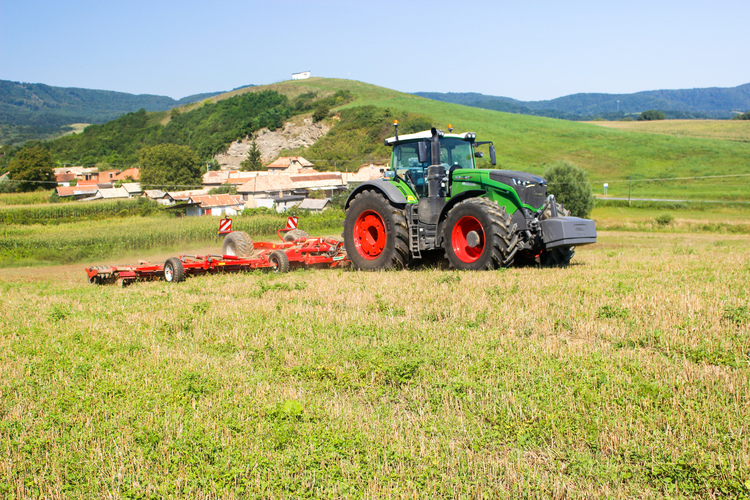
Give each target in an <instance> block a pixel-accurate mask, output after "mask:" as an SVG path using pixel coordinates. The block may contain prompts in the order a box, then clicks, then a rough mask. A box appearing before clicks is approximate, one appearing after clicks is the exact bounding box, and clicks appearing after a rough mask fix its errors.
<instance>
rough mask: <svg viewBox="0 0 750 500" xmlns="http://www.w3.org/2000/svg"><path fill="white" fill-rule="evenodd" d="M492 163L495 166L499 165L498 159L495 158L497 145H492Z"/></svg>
mask: <svg viewBox="0 0 750 500" xmlns="http://www.w3.org/2000/svg"><path fill="white" fill-rule="evenodd" d="M490 163H491V164H492V165H493V166H494V165H497V157H496V156H495V145H494V144H490Z"/></svg>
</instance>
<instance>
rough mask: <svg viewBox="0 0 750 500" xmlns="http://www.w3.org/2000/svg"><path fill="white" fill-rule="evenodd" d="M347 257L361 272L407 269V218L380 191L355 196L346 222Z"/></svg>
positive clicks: (347, 213) (347, 211) (345, 243)
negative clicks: (362, 270) (364, 270)
mask: <svg viewBox="0 0 750 500" xmlns="http://www.w3.org/2000/svg"><path fill="white" fill-rule="evenodd" d="M344 245H345V246H346V255H347V257H348V258H349V260H350V261H351V262H352V264H353V265H354V266H355V267H357V268H359V269H366V270H375V269H390V268H393V267H403V266H405V265H406V263H407V262H408V261H409V255H410V254H409V233H408V231H407V226H406V215H405V213H404V210H403V209H401V208H397V207H394V206H392V205H391V204H390V202H388V200H386V199H385V197H383V195H382V194H380V193H378V192H376V191H363V192H361V193H359V194H358V195H356V196H355V197H354V200H352V202H351V204H350V205H349V208H348V209H347V210H346V218H345V219H344Z"/></svg>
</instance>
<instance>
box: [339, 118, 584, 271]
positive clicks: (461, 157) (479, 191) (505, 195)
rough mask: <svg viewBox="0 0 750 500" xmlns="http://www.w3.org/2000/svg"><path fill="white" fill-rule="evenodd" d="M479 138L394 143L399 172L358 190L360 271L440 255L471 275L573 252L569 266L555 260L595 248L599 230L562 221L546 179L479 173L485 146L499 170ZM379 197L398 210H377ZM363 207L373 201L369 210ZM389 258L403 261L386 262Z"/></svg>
mask: <svg viewBox="0 0 750 500" xmlns="http://www.w3.org/2000/svg"><path fill="white" fill-rule="evenodd" d="M475 138H476V136H475V134H473V133H464V134H445V133H443V132H442V131H438V130H435V129H432V130H431V131H424V132H420V133H417V134H409V135H403V136H401V137H399V136H398V135H396V137H392V138H389V139H386V141H385V142H386V145H388V146H391V147H392V148H393V151H392V155H391V168H390V170H389V171H388V172H386V175H385V177H384V178H383V179H378V180H375V181H369V182H366V183H363V184H362V185H360V186H358V187H357V188H356V189H355V190H354V191H353V192H352V194H351V195H350V197H349V199H348V200H347V204H346V207H347V219H346V221H345V231H344V240H345V242H346V243H347V253H348V254H349V256H350V259H351V260H352V262H353V263H354V264H355V266H357V267H364V268H372V269H377V268H381V267H392V264H406V263H408V262H410V261H411V260H414V259H418V258H420V257H421V252H422V251H430V250H435V249H440V248H444V249H445V250H446V255H447V256H448V257H449V260H451V263H452V264H453V265H454V266H456V267H459V268H466V269H475V268H476V269H484V268H488V269H490V268H493V267H498V266H506V265H510V264H511V263H513V261H514V260H516V261H522V260H523V261H531V260H534V259H536V261H537V262H539V260H540V259H539V258H540V256H542V254H544V252H545V251H548V252H552V249H557V250H556V251H555V253H557V254H559V253H560V252H564V253H565V255H563V256H562V259H561V258H560V255H555V256H554V257H555V260H556V261H560V260H563V261H564V263H565V264H567V262H568V261H569V259H570V256H572V253H573V252H572V247H573V246H574V245H582V244H588V243H593V242H595V241H596V230H595V228H594V225H593V221H587V220H585V219H578V218H574V217H564V216H563V217H560V215H564V214H565V212H564V209H563V208H562V207H561V206H559V205H558V204H557V203H556V202H555V201H554V198H553V197H548V196H547V181H546V180H545V179H544V178H542V177H539V176H536V175H532V174H528V173H525V172H516V171H510V170H499V169H478V168H476V162H475V158H478V157H482V156H483V154H482V153H480V152H478V151H476V148H477V146H481V145H485V144H489V145H490V158H491V163H492V165H495V163H496V162H495V151H494V145H492V144H491V143H489V142H476V140H475ZM377 197H380V198H381V199H382V200H383V201H384V202H385V203H387V204H388V205H389V207H388V208H387V209H385V208H383V209H381V208H378V207H377V205H378V204H379V201H378V198H377ZM358 200H364V201H362V206H361V207H360V206H359V204H360V203H359V202H358ZM558 209H559V210H560V212H561V213H559V214H558ZM454 210H456V211H455V212H453V211H454ZM386 211H387V212H388V214H386V215H385V216H384V215H383V214H382V212H386ZM545 214H546V215H545ZM402 218H403V221H402ZM391 219H393V220H391ZM545 219H557V220H556V221H555V222H554V223H553V222H550V221H547V222H544V221H545ZM391 226H392V227H391ZM402 226H406V231H407V232H408V235H407V236H404V235H403V234H402V233H403V228H402ZM545 227H547V228H548V229H547V230H546V234H545V231H544V228H545ZM389 238H390V239H389ZM552 238H554V239H552ZM394 239H395V240H394ZM404 239H406V240H408V251H407V250H404V249H403V248H402V247H403V246H404V244H403V242H402V241H401V240H404ZM500 240H502V241H500ZM394 241H395V247H393V245H394ZM485 246H487V249H485ZM490 247H492V248H494V249H495V251H494V254H493V255H490V253H491V252H490ZM394 248H395V250H394ZM382 252H386V254H390V253H391V252H395V254H394V255H395V257H393V258H383V257H382V255H381V253H382ZM488 252H489V253H488ZM519 252H520V253H519ZM352 253H353V255H352ZM516 255H518V257H516ZM352 257H354V258H352ZM359 257H361V258H359ZM394 259H395V260H394ZM542 260H543V259H542ZM464 264H466V265H464Z"/></svg>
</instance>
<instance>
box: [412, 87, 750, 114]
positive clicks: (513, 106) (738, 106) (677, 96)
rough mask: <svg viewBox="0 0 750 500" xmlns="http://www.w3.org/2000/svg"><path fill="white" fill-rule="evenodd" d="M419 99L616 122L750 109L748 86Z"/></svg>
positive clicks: (423, 94) (438, 95) (458, 94)
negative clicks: (645, 115)
mask: <svg viewBox="0 0 750 500" xmlns="http://www.w3.org/2000/svg"><path fill="white" fill-rule="evenodd" d="M417 95H419V96H421V97H427V98H429V99H436V100H438V101H444V102H452V103H455V104H464V105H466V106H474V107H479V108H485V109H494V110H496V111H506V112H509V113H521V114H529V115H539V116H548V117H552V118H565V119H572V120H581V119H592V118H595V117H602V118H608V119H617V118H618V117H623V116H625V115H632V114H640V113H641V112H643V111H646V110H649V109H658V110H661V111H664V112H665V113H667V115H668V117H669V118H731V117H732V115H733V114H734V113H736V112H737V111H746V110H748V109H750V83H747V84H745V85H740V86H738V87H732V88H703V89H681V90H649V91H645V92H637V93H634V94H595V93H585V94H572V95H568V96H563V97H558V98H557V99H552V100H547V101H518V100H516V99H511V98H509V97H499V96H492V95H484V94H479V93H476V92H450V93H441V92H417Z"/></svg>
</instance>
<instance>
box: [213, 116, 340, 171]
mask: <svg viewBox="0 0 750 500" xmlns="http://www.w3.org/2000/svg"><path fill="white" fill-rule="evenodd" d="M330 128H331V127H329V126H328V125H326V124H325V123H323V122H317V123H313V120H312V118H305V119H304V120H303V121H302V123H295V122H287V123H285V124H284V127H283V128H282V129H281V130H273V131H271V130H268V129H267V128H264V129H261V130H259V131H258V132H257V133H256V134H255V141H256V143H257V144H258V149H260V155H261V158H262V160H263V163H264V164H267V163H270V162H271V161H273V160H275V159H276V158H277V157H278V156H279V153H280V152H281V151H282V150H285V149H295V148H299V147H309V146H311V145H313V144H315V142H316V141H317V140H318V139H320V138H321V137H323V136H324V135H326V133H328V131H329V130H330ZM252 142H253V138H252V137H246V138H245V139H243V140H241V141H235V142H233V143H232V144H231V145H230V146H229V149H228V150H227V152H226V153H225V154H220V155H216V156H215V159H216V161H218V162H219V166H220V167H221V169H222V170H239V169H240V164H241V163H242V162H243V161H244V160H245V159H246V158H247V153H248V151H249V150H250V145H251V144H252Z"/></svg>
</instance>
